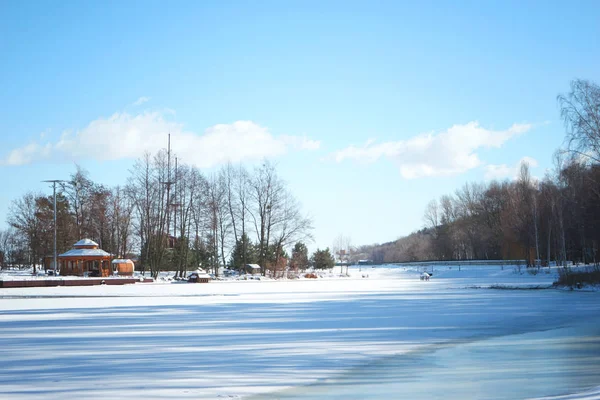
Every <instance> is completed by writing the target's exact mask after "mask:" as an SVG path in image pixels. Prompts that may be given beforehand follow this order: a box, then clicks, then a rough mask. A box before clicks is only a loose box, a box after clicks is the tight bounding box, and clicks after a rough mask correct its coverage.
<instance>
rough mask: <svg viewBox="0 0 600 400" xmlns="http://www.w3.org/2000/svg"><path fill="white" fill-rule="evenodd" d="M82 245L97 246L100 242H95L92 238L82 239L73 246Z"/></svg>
mask: <svg viewBox="0 0 600 400" xmlns="http://www.w3.org/2000/svg"><path fill="white" fill-rule="evenodd" d="M81 246H95V247H98V243H96V242H94V241H93V240H91V239H81V240H80V241H78V242H77V243H75V244H74V245H73V247H81Z"/></svg>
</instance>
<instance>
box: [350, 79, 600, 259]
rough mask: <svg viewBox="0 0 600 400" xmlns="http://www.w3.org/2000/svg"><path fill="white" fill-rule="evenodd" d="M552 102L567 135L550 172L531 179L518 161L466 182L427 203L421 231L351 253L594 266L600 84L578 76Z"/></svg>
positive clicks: (599, 221) (598, 223)
mask: <svg viewBox="0 0 600 400" xmlns="http://www.w3.org/2000/svg"><path fill="white" fill-rule="evenodd" d="M557 100H558V104H559V108H560V112H561V117H562V119H563V121H564V124H565V129H566V138H565V146H564V148H562V149H559V150H558V151H557V152H556V153H555V156H554V160H555V162H554V169H553V171H551V172H549V173H547V174H546V176H545V177H543V178H542V179H535V178H533V177H532V176H531V173H530V171H529V166H528V165H527V164H526V163H523V164H522V165H521V168H520V171H519V173H518V176H517V177H516V178H515V179H514V180H512V181H509V180H505V181H501V182H499V181H492V182H489V183H471V184H465V185H464V186H463V187H462V188H460V189H458V190H457V191H456V192H455V193H453V194H448V195H443V196H441V197H440V198H439V199H435V200H432V201H431V202H430V203H429V204H428V205H427V207H426V209H425V213H424V217H423V220H424V228H423V229H421V230H420V231H417V232H414V233H412V234H411V235H409V236H407V237H404V238H401V239H399V240H397V241H394V242H390V243H385V244H382V245H372V246H362V247H360V248H358V249H356V250H355V251H356V253H358V254H360V256H361V257H363V258H370V259H371V260H373V261H374V262H376V263H384V262H404V261H421V260H471V259H505V260H511V259H520V260H526V262H527V263H528V265H533V264H534V263H535V264H538V263H540V264H542V265H547V264H548V263H549V262H557V263H558V264H559V265H565V263H566V262H568V261H570V262H574V263H585V264H588V263H593V264H596V265H597V264H598V262H599V261H600V254H599V253H598V251H599V246H600V87H599V86H598V85H597V84H595V83H593V82H590V81H586V80H575V81H573V82H572V83H571V90H570V92H569V93H566V94H562V95H559V96H558V99H557ZM536 260H537V261H536Z"/></svg>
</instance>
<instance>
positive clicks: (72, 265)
mask: <svg viewBox="0 0 600 400" xmlns="http://www.w3.org/2000/svg"><path fill="white" fill-rule="evenodd" d="M98 247H99V246H98V243H96V242H94V241H93V240H90V239H82V240H80V241H79V242H77V243H75V244H74V245H73V248H72V249H71V250H69V251H67V252H66V253H62V254H60V255H59V256H58V265H59V266H60V274H61V275H77V276H102V277H105V276H110V274H111V265H110V259H111V255H110V254H109V253H107V252H106V251H104V250H102V249H99V248H98Z"/></svg>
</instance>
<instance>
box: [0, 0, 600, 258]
mask: <svg viewBox="0 0 600 400" xmlns="http://www.w3.org/2000/svg"><path fill="white" fill-rule="evenodd" d="M416 3H417V2H415V4H403V3H402V2H397V1H391V2H370V1H369V2H367V1H365V2H348V1H344V2H342V1H340V2H334V1H332V2H317V1H315V2H310V1H299V2H293V1H273V2H269V1H261V2H222V1H219V2H209V1H203V2H198V1H189V2H186V1H176V2H171V3H168V4H167V3H165V2H158V1H156V2H154V1H139V2H136V1H128V2H117V1H115V2H108V1H106V2H99V1H97V2H92V1H65V2H60V3H56V2H21V1H15V2H8V1H3V2H0V20H1V21H2V23H0V54H2V61H1V62H0V88H1V90H0V132H1V136H0V144H1V146H0V172H1V174H2V177H3V190H2V192H1V193H0V221H3V220H5V218H6V213H7V211H8V207H9V205H10V202H11V200H13V199H15V198H17V197H19V196H21V195H22V194H23V193H25V192H26V191H28V190H47V191H48V192H49V189H47V187H46V186H45V185H44V184H42V183H40V180H42V179H62V178H67V177H68V176H69V174H70V173H72V172H73V170H74V163H75V162H77V163H79V164H80V165H81V166H82V167H84V168H86V169H87V170H89V172H90V175H91V178H92V179H93V180H95V181H97V182H101V183H105V184H109V185H114V184H123V183H124V182H125V179H126V176H127V174H128V172H127V170H128V169H129V168H130V167H131V165H132V163H133V159H134V158H135V157H136V156H137V155H139V153H140V151H143V149H154V148H157V147H160V146H163V145H164V143H165V142H166V134H167V132H166V131H168V130H170V131H171V132H172V133H173V141H174V148H175V150H176V151H177V152H178V153H179V154H180V156H181V158H183V161H185V162H188V163H195V164H197V165H199V166H200V167H202V168H203V169H205V170H206V171H211V170H212V169H213V168H215V167H218V166H219V165H220V164H221V163H222V162H224V160H226V159H227V158H231V159H232V160H233V161H235V162H238V161H239V162H243V163H244V164H247V165H249V166H252V165H254V164H255V163H256V162H257V160H260V159H261V158H262V157H267V158H269V159H272V160H273V161H274V162H276V163H277V165H278V170H279V172H280V174H281V176H282V177H283V178H284V179H285V180H286V181H287V182H288V184H289V186H290V187H291V188H292V190H293V192H294V193H295V194H296V196H297V197H298V198H299V200H300V201H301V203H302V205H303V208H304V210H305V211H306V212H307V213H309V214H310V215H312V216H313V218H314V225H315V232H314V233H315V243H313V244H312V245H311V247H313V248H314V247H316V246H320V247H324V246H331V244H332V242H333V240H334V238H335V237H336V236H337V235H338V234H340V233H343V234H344V235H347V236H350V237H351V238H352V242H353V243H354V244H367V243H373V242H385V241H390V240H394V239H396V238H397V237H399V236H401V235H405V234H408V233H410V232H411V231H413V230H416V229H419V228H421V227H422V225H423V223H422V215H423V211H424V208H425V205H426V204H427V202H428V201H429V200H431V199H432V198H436V197H439V196H440V195H442V194H446V193H450V192H453V191H454V190H455V189H457V188H459V187H460V186H462V185H463V184H464V183H465V182H471V181H483V180H486V179H490V178H491V177H497V178H511V176H512V175H513V172H512V170H513V169H514V168H515V166H516V165H517V164H518V163H519V161H520V160H521V159H523V158H524V157H528V159H530V160H531V162H532V165H533V168H532V171H533V174H534V175H537V176H540V177H542V176H543V175H544V173H545V171H546V169H547V168H550V167H551V165H552V153H553V152H554V150H555V149H556V148H558V147H559V146H560V145H561V143H562V140H563V137H564V129H563V125H562V123H561V121H560V118H559V112H558V108H557V104H556V95H557V94H558V93H561V92H565V91H567V90H568V85H569V81H570V80H572V79H574V78H586V79H590V80H593V81H596V82H599V81H600V40H599V38H600V25H599V24H598V23H597V22H598V20H599V18H600V3H598V2H593V1H590V2H582V1H577V2H573V4H568V3H565V2H558V1H556V2H547V1H544V2H508V1H507V2H477V1H473V2H441V1H440V2H418V3H419V4H418V5H416Z"/></svg>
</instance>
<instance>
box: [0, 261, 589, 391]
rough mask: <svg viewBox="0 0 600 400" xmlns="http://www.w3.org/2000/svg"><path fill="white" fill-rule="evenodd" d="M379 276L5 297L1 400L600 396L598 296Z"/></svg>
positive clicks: (509, 276) (478, 272)
mask: <svg viewBox="0 0 600 400" xmlns="http://www.w3.org/2000/svg"><path fill="white" fill-rule="evenodd" d="M368 272H369V275H370V276H369V278H361V277H362V275H365V271H361V272H358V271H355V273H354V276H355V278H354V279H348V278H345V279H331V280H327V279H321V280H316V281H309V280H306V281H287V282H285V281H284V282H269V281H260V282H252V281H251V282H239V281H237V282H235V281H234V282H212V283H210V284H208V285H206V284H205V285H202V284H152V285H131V286H122V287H119V286H105V287H87V288H67V287H57V288H25V289H3V290H0V398H3V399H4V398H15V399H24V398H31V399H33V398H40V397H43V398H50V399H52V398H54V399H65V398H87V399H93V398H194V399H223V398H232V397H233V398H236V397H237V398H248V399H382V398H393V399H398V398H406V399H431V398H444V399H465V398H477V399H520V398H523V399H525V398H543V397H549V396H559V395H567V394H577V393H579V395H578V396H579V397H578V398H590V399H591V398H595V397H593V396H594V394H593V392H590V390H592V391H593V390H594V388H595V387H598V386H599V385H600V318H599V317H598V316H599V315H600V313H599V311H600V301H598V295H599V294H598V293H597V292H570V291H561V290H554V289H544V290H528V289H525V290H497V289H488V288H486V287H488V286H489V285H496V284H500V285H510V286H514V287H523V288H524V287H531V286H545V285H547V284H548V283H550V282H551V281H552V280H553V275H551V274H548V275H544V274H540V275H537V276H529V275H522V274H515V273H514V272H513V271H512V270H499V269H489V268H488V269H477V268H472V269H471V270H469V269H466V270H463V271H460V272H458V271H455V270H453V271H450V270H449V269H448V270H447V271H436V272H435V273H434V277H435V278H436V279H434V280H432V281H430V282H421V281H419V279H418V273H417V272H416V271H411V270H407V271H404V270H402V269H398V268H395V269H385V268H381V269H373V270H370V271H368ZM586 392H587V393H588V394H587V395H586V394H585V393H586ZM596 398H597V397H596Z"/></svg>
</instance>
